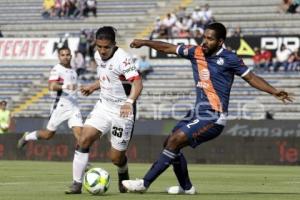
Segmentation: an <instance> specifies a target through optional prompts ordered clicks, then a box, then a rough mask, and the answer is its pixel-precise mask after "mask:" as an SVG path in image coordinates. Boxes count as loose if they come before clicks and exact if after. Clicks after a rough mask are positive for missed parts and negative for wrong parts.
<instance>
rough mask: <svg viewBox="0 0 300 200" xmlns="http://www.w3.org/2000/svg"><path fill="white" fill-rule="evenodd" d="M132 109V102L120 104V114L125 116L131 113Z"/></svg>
mask: <svg viewBox="0 0 300 200" xmlns="http://www.w3.org/2000/svg"><path fill="white" fill-rule="evenodd" d="M132 111H133V107H132V104H131V103H128V102H125V104H124V105H122V106H121V109H120V116H121V117H124V118H126V117H128V116H130V115H131V114H132V113H133V112H132Z"/></svg>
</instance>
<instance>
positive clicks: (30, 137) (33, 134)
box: [25, 131, 38, 141]
mask: <svg viewBox="0 0 300 200" xmlns="http://www.w3.org/2000/svg"><path fill="white" fill-rule="evenodd" d="M25 140H26V141H29V140H38V138H37V131H33V132H31V133H28V134H27V135H25Z"/></svg>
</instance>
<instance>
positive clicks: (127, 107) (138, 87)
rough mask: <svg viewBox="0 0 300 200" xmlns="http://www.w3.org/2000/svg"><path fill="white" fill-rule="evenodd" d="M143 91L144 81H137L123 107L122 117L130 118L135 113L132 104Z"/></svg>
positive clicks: (133, 83) (133, 84)
mask: <svg viewBox="0 0 300 200" xmlns="http://www.w3.org/2000/svg"><path fill="white" fill-rule="evenodd" d="M142 89H143V83H142V79H135V80H134V81H133V82H132V85H131V91H130V94H129V96H128V99H127V101H126V102H125V104H124V105H122V106H121V109H120V116H121V117H128V116H129V115H130V114H132V112H133V110H132V109H133V108H132V103H133V102H135V101H136V99H137V98H138V97H139V95H140V94H141V92H142Z"/></svg>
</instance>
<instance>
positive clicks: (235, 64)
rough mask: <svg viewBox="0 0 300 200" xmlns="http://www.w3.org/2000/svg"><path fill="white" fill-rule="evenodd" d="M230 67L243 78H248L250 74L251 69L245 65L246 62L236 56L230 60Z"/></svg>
mask: <svg viewBox="0 0 300 200" xmlns="http://www.w3.org/2000/svg"><path fill="white" fill-rule="evenodd" d="M229 67H230V68H231V70H232V71H233V73H234V74H235V75H237V76H241V77H244V76H246V75H247V74H248V73H249V72H250V69H249V68H248V67H247V66H246V65H245V64H244V61H243V60H242V59H241V58H239V57H237V56H236V55H235V56H233V57H232V58H231V59H230V62H229Z"/></svg>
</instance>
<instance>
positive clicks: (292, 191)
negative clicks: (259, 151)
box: [0, 161, 300, 200]
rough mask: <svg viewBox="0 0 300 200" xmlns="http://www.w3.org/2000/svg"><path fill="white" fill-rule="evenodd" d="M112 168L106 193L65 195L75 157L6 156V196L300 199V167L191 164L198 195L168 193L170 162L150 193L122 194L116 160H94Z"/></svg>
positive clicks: (135, 171) (134, 172)
mask: <svg viewBox="0 0 300 200" xmlns="http://www.w3.org/2000/svg"><path fill="white" fill-rule="evenodd" d="M92 164H93V166H95V167H102V168H104V169H106V170H107V171H108V172H109V173H110V175H111V185H110V188H109V189H108V191H107V192H106V193H105V194H104V195H103V196H100V197H99V196H92V195H90V194H89V193H87V192H86V191H84V192H83V194H81V195H65V194H64V190H65V189H66V188H67V186H68V185H69V184H70V183H71V174H72V172H71V166H72V163H71V162H38V161H0V200H19V199H22V200H35V199H41V200H50V199H51V200H53V199H60V200H64V199H72V200H76V199H81V200H82V199H100V198H101V199H107V200H115V199H116V200H117V199H119V200H124V199H130V200H140V199H143V200H146V199H149V200H150V199H162V200H165V199H166V200H167V199H170V200H171V199H172V200H175V199H180V200H184V199H189V200H191V199H201V200H216V199H217V200H225V199H228V200H235V199H236V200H247V199H254V200H259V199H261V200H268V199H270V200H274V199H284V200H292V199H293V200H299V199H300V189H299V188H300V167H299V166H249V165H200V164H191V165H189V170H190V176H191V177H192V182H193V184H194V186H195V187H196V189H197V191H198V194H197V195H194V196H188V195H175V196H174V195H168V194H166V192H165V188H166V187H168V186H171V185H176V184H177V181H176V178H175V176H174V174H173V171H172V168H171V167H170V168H169V169H168V170H167V171H166V172H165V173H164V174H162V175H161V176H160V177H159V178H158V179H157V180H156V181H155V182H154V183H153V184H152V185H151V187H150V189H149V190H148V191H147V193H145V194H133V193H126V194H120V193H119V192H118V188H117V182H118V181H117V172H116V168H115V167H114V166H113V165H112V164H111V163H92ZM149 167H150V164H135V163H129V169H130V176H131V178H136V177H138V178H140V177H142V176H143V175H144V173H145V172H146V171H147V170H148V169H149Z"/></svg>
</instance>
